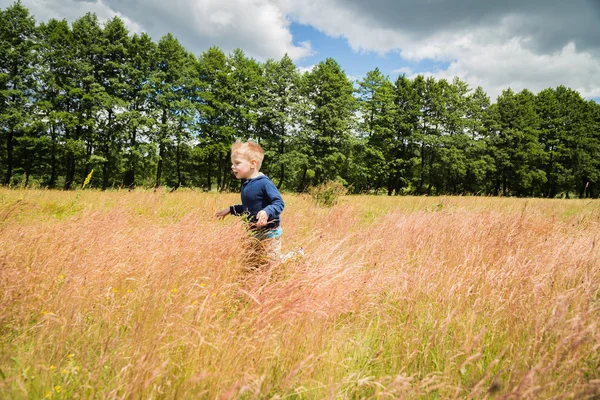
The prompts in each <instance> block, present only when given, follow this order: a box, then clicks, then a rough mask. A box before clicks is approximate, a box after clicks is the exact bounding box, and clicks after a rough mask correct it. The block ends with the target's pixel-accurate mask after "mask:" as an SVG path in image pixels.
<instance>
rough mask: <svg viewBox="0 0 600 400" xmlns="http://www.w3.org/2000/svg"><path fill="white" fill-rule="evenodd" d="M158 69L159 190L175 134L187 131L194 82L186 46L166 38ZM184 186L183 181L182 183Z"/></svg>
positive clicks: (160, 44) (160, 49)
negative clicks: (189, 94) (188, 100)
mask: <svg viewBox="0 0 600 400" xmlns="http://www.w3.org/2000/svg"><path fill="white" fill-rule="evenodd" d="M156 54H157V68H156V71H155V73H154V74H153V76H152V77H151V82H152V85H153V90H154V96H153V101H154V107H155V112H156V113H157V122H158V124H157V125H158V126H157V129H156V131H155V132H154V142H155V143H156V145H157V146H158V163H157V167H156V181H155V187H157V188H158V187H159V186H161V183H162V182H161V179H162V175H163V167H164V164H165V158H166V157H167V152H168V150H169V148H170V146H172V144H173V135H174V134H178V133H180V132H181V130H182V129H183V125H184V123H183V122H182V119H184V118H187V117H186V115H187V103H186V105H185V106H184V100H185V98H186V92H185V91H186V85H187V86H190V85H191V82H190V79H191V69H190V68H191V67H192V66H193V64H191V62H190V61H191V60H190V57H189V56H188V53H187V52H186V51H185V49H184V47H183V46H182V45H181V44H180V43H179V41H178V40H177V39H176V38H175V37H173V35H171V34H167V35H165V36H163V37H162V38H161V39H160V41H159V42H158V47H157V53H156ZM178 184H180V182H178Z"/></svg>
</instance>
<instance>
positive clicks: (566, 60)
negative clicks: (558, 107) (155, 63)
mask: <svg viewBox="0 0 600 400" xmlns="http://www.w3.org/2000/svg"><path fill="white" fill-rule="evenodd" d="M12 2H13V0H0V7H1V8H5V7H7V6H9V5H10V4H11V3H12ZM22 3H23V4H24V5H25V6H26V7H28V8H29V9H30V10H31V11H32V13H33V14H34V15H35V16H36V18H37V20H38V21H45V20H47V19H49V18H59V19H62V18H67V19H68V20H70V21H73V20H75V19H76V18H79V17H81V16H82V15H83V14H85V13H86V12H88V11H91V12H95V13H96V14H97V15H98V17H99V18H100V19H101V20H107V19H109V18H111V17H113V16H115V15H118V16H120V17H121V18H122V19H123V20H124V21H125V23H126V25H127V27H128V28H129V29H130V30H132V31H134V32H141V31H145V32H148V33H149V34H150V35H151V36H152V38H153V39H154V40H158V39H160V37H162V36H163V35H165V34H166V33H168V32H171V33H173V34H174V35H175V36H176V37H177V38H179V40H180V41H181V43H182V44H183V45H184V46H185V47H186V48H187V49H188V50H190V51H193V52H194V53H196V54H199V53H201V52H203V51H204V50H206V49H207V48H208V47H210V46H215V45H216V46H219V47H220V48H222V49H223V50H224V51H225V52H230V51H231V50H233V49H235V48H241V49H242V50H244V52H245V53H246V54H247V55H249V56H251V57H255V58H257V59H259V60H261V61H262V60H266V59H267V58H275V59H279V58H281V57H282V56H283V55H284V54H285V53H287V54H288V55H289V56H290V57H292V59H294V60H295V61H298V60H301V59H302V58H304V57H306V56H309V55H312V54H313V49H312V45H311V43H310V42H301V43H298V42H296V41H294V38H293V37H292V33H291V31H290V23H291V21H295V22H298V23H301V24H307V25H310V26H313V27H314V28H316V29H318V30H320V31H321V32H323V33H325V34H327V35H329V36H332V37H341V38H343V39H344V40H346V41H347V43H348V45H349V46H350V47H351V48H352V49H354V50H355V51H356V52H359V53H361V52H365V53H371V52H376V53H380V54H386V55H388V57H393V56H394V54H396V55H397V59H398V68H396V71H394V73H403V74H406V75H407V76H414V75H416V74H419V73H424V74H428V75H433V76H436V77H438V78H448V79H451V78H453V77H454V76H458V77H460V78H461V79H463V80H465V81H466V82H468V83H469V84H470V85H471V87H476V86H478V85H480V86H482V87H483V88H484V89H485V90H486V91H487V92H488V94H489V95H490V97H491V98H492V99H494V98H495V97H496V96H497V95H498V94H499V93H500V92H501V91H502V90H503V89H506V88H508V87H511V88H512V89H513V90H517V91H518V90H521V89H523V88H528V89H530V90H532V91H534V92H537V91H539V90H541V89H543V88H546V87H554V86H558V85H565V86H569V87H571V88H573V89H576V90H578V91H579V92H580V93H581V94H582V95H583V96H586V97H598V96H600V40H598V38H600V23H598V21H600V3H599V2H598V0H570V1H564V0H503V1H481V0H423V1H413V0H370V1H363V0H320V1H318V2H317V1H314V0H172V1H170V2H166V1H162V0H143V1H142V0H22ZM325 56H327V55H326V54H325ZM406 60H408V61H411V62H413V63H414V64H419V65H425V64H426V63H422V61H428V60H431V61H434V62H436V63H438V64H439V63H441V64H442V65H446V66H447V67H446V68H444V69H438V70H433V71H431V70H418V68H417V67H413V69H414V70H413V69H410V68H407V67H406Z"/></svg>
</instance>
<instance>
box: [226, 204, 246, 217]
mask: <svg viewBox="0 0 600 400" xmlns="http://www.w3.org/2000/svg"><path fill="white" fill-rule="evenodd" d="M229 213H230V214H231V215H242V214H243V213H244V207H242V205H241V204H236V205H235V206H231V207H229Z"/></svg>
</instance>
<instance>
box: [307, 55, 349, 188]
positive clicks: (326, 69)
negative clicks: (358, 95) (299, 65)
mask: <svg viewBox="0 0 600 400" xmlns="http://www.w3.org/2000/svg"><path fill="white" fill-rule="evenodd" d="M303 78H304V87H303V88H304V96H305V97H306V99H307V102H308V108H307V110H306V125H305V130H304V132H303V136H304V137H303V140H304V141H305V143H307V144H308V146H309V148H310V153H309V155H308V161H309V162H308V163H307V164H306V165H304V169H303V172H302V178H301V180H300V186H299V188H300V190H302V189H303V188H304V186H305V184H306V183H307V178H308V171H309V169H310V170H312V171H313V172H314V178H313V179H312V183H313V184H320V183H322V182H324V181H326V180H335V179H339V178H343V177H342V176H341V172H342V171H343V169H344V167H345V165H346V161H347V157H346V154H347V152H348V144H349V137H350V128H351V123H352V117H353V113H354V110H355V108H356V107H355V104H356V99H355V98H354V96H353V94H352V93H353V87H352V83H351V82H350V81H349V80H348V78H347V76H346V74H345V73H344V71H342V69H341V67H340V65H339V64H338V63H337V62H336V61H335V60H334V59H332V58H328V59H326V60H325V61H322V62H321V63H319V64H318V65H317V66H315V68H314V69H313V70H312V71H311V72H308V73H306V74H305V75H304V76H303Z"/></svg>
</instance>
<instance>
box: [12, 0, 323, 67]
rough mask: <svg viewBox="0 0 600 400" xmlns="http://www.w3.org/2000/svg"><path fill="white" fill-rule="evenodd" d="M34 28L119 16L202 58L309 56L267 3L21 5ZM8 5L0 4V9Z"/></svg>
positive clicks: (65, 1)
mask: <svg viewBox="0 0 600 400" xmlns="http://www.w3.org/2000/svg"><path fill="white" fill-rule="evenodd" d="M22 3H23V5H24V6H26V7H27V8H29V10H30V11H31V12H32V14H33V15H34V16H35V17H36V19H37V20H38V22H41V21H46V20H48V19H50V18H57V19H63V18H66V19H67V20H69V21H74V20H75V19H77V18H79V17H81V16H83V15H84V14H85V13H86V12H95V13H96V14H97V15H98V18H99V19H100V20H101V21H105V20H107V19H109V18H111V17H113V16H115V15H119V16H120V17H121V18H122V19H123V20H124V21H125V23H126V25H127V26H128V28H129V29H130V30H132V31H134V32H140V31H145V32H148V33H149V34H150V36H151V37H152V38H153V39H154V40H155V41H158V40H159V39H160V38H161V37H162V36H163V35H165V34H167V33H169V32H170V33H172V34H173V35H174V36H175V37H177V38H178V39H179V40H180V42H181V43H182V44H183V45H184V46H185V47H186V49H188V50H190V51H193V52H194V53H196V54H200V53H201V52H203V51H204V50H206V49H207V48H208V47H210V46H219V47H220V48H221V49H223V50H224V51H225V52H230V51H232V50H234V49H236V48H240V49H242V50H243V51H244V52H245V53H246V54H247V55H249V56H251V57H255V58H257V59H259V60H266V59H267V58H275V59H280V58H281V57H283V55H284V54H286V53H287V54H288V55H289V56H290V57H291V58H292V59H294V60H299V59H302V58H303V57H306V56H308V55H310V54H312V46H311V43H310V42H302V43H299V44H294V42H293V37H292V34H291V32H290V30H289V24H290V21H289V20H288V18H287V16H286V15H285V14H284V13H283V12H282V10H281V9H280V8H279V7H278V6H277V5H276V4H274V3H272V2H271V1H269V0H253V1H246V0H202V1H199V0H175V1H170V2H165V1H162V0H144V1H142V0H127V1H122V0H97V1H93V0H92V1H78V0H22ZM10 4H12V0H0V7H1V8H5V7H8V6H10Z"/></svg>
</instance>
